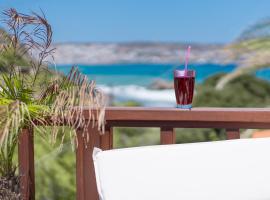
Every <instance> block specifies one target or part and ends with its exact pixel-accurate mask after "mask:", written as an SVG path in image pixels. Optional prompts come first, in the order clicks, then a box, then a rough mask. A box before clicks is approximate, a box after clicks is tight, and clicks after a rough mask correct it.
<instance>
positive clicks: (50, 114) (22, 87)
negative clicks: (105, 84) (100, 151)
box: [0, 9, 105, 185]
mask: <svg viewBox="0 0 270 200" xmlns="http://www.w3.org/2000/svg"><path fill="white" fill-rule="evenodd" d="M2 22H3V24H4V27H5V28H6V29H7V32H2V34H1V37H0V38H4V42H3V43H2V44H1V49H0V53H1V56H0V58H1V57H6V56H5V55H9V56H11V58H8V59H7V60H8V62H5V63H4V65H5V67H4V69H5V70H4V71H5V73H2V74H1V75H0V80H1V81H2V82H1V83H0V113H1V120H0V151H1V152H0V177H2V180H4V179H5V180H6V179H10V180H11V179H13V178H14V177H16V174H15V171H16V164H15V163H14V162H13V157H14V151H15V148H16V146H17V143H18V136H19V134H20V132H21V130H22V129H23V128H35V129H36V130H38V132H39V133H41V134H42V133H43V134H46V133H47V131H46V128H45V126H46V125H48V124H47V122H48V121H50V122H51V124H50V126H52V129H51V130H52V132H51V133H50V135H49V138H50V142H51V143H56V138H61V141H62V142H60V143H61V144H63V141H64V139H65V138H66V136H68V137H69V138H70V141H71V143H72V144H73V146H74V145H76V144H74V141H76V140H75V138H76V135H75V134H74V131H69V132H66V131H59V127H60V126H61V125H62V124H63V123H65V124H66V125H67V126H68V127H70V130H72V129H77V128H81V129H83V130H86V128H87V126H88V125H89V123H95V125H96V126H98V127H99V129H100V130H101V131H102V130H103V126H104V120H103V118H104V106H105V101H104V97H103V95H102V93H101V92H100V91H99V90H97V89H96V87H95V83H94V82H93V81H88V79H87V77H86V76H84V75H82V74H81V73H80V72H79V71H78V69H77V68H72V70H71V72H70V73H69V75H68V76H67V77H65V76H60V75H58V74H56V73H54V76H53V78H52V79H51V80H49V81H48V82H46V84H42V85H40V84H39V81H38V79H39V76H40V75H41V74H42V73H47V72H48V71H49V69H48V67H47V64H48V63H50V60H52V58H53V56H52V53H53V52H54V49H53V48H51V42H52V29H51V26H50V24H49V23H48V22H47V20H46V18H45V16H44V14H43V13H42V15H39V14H37V13H32V14H31V15H26V14H22V13H19V12H17V11H16V10H15V9H9V10H6V11H4V12H3V19H2ZM18 60H24V64H27V66H28V67H29V68H30V70H29V71H30V72H31V73H23V72H22V69H21V67H20V66H18V65H17V64H18V63H17V61H18ZM0 64H1V63H0ZM84 106H88V110H89V116H90V117H89V119H86V118H85V117H84V113H83V109H84ZM93 109H95V112H93ZM37 124H38V126H37ZM61 146H62V145H60V147H61ZM0 185H1V179H0Z"/></svg>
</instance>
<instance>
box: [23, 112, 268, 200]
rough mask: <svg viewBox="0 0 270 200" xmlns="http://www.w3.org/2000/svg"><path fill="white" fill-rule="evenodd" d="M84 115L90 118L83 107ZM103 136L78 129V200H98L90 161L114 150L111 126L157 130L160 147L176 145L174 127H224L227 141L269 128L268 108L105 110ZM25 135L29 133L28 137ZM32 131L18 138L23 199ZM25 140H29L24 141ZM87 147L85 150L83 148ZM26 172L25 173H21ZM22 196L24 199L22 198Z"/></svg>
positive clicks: (30, 173)
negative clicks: (98, 150)
mask: <svg viewBox="0 0 270 200" xmlns="http://www.w3.org/2000/svg"><path fill="white" fill-rule="evenodd" d="M84 116H85V118H87V117H88V116H89V112H88V109H87V108H85V111H84ZM105 118H106V128H105V134H104V135H100V133H99V131H98V130H97V128H96V127H92V125H90V126H89V127H88V134H89V138H90V140H89V141H86V140H84V139H83V138H82V134H81V131H80V130H77V135H78V142H79V144H78V148H77V150H76V168H77V173H76V179H77V200H98V194H97V188H96V181H95V173H94V167H93V162H92V151H93V148H94V147H99V148H101V149H103V150H109V149H112V148H113V145H112V144H113V128H114V127H159V128H160V138H161V144H173V143H175V132H174V128H225V129H226V133H227V139H238V138H240V134H239V129H240V128H244V129H246V128H256V129H259V128H261V129H263V128H270V109H269V108H193V109H192V110H180V109H177V108H145V107H108V108H106V112H105ZM27 134H29V135H28V136H27ZM30 134H31V131H24V132H23V136H22V137H20V138H19V139H20V141H19V144H20V145H19V151H22V150H23V151H25V152H27V156H26V157H22V156H23V153H22V152H20V153H19V155H21V158H20V159H19V168H20V175H25V174H26V175H27V174H28V176H24V179H23V181H22V182H21V184H25V183H27V184H28V185H27V186H24V187H23V190H22V192H25V193H26V192H28V193H27V194H23V195H22V197H23V200H30V199H31V200H33V199H34V197H33V196H34V195H33V194H32V195H29V191H30V192H31V191H35V190H34V189H35V187H34V184H33V180H34V176H33V172H34V166H33V153H32V152H33V138H32V135H30ZM26 140H28V141H26ZM85 147H87V148H85ZM24 170H27V171H24ZM24 197H25V198H24Z"/></svg>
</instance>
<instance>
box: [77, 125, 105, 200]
mask: <svg viewBox="0 0 270 200" xmlns="http://www.w3.org/2000/svg"><path fill="white" fill-rule="evenodd" d="M84 134H85V135H84V136H83V132H82V130H77V139H78V147H77V150H76V182H77V183H76V185H77V200H98V199H99V198H98V192H97V186H96V177H95V170H94V163H93V159H92V153H93V149H94V147H99V148H100V134H99V131H98V130H97V128H96V127H92V125H90V126H89V127H88V132H87V133H84ZM86 134H88V139H87V136H86Z"/></svg>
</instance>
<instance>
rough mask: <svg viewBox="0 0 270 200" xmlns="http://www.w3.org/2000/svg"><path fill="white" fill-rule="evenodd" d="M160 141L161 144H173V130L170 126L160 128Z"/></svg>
mask: <svg viewBox="0 0 270 200" xmlns="http://www.w3.org/2000/svg"><path fill="white" fill-rule="evenodd" d="M160 143H161V144H175V132H174V129H173V128H172V127H161V128H160Z"/></svg>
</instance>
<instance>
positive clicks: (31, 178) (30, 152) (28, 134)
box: [18, 128, 35, 200]
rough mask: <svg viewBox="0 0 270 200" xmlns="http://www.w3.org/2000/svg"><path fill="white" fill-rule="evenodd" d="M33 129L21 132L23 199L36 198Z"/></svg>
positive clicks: (19, 144) (20, 169)
mask: <svg viewBox="0 0 270 200" xmlns="http://www.w3.org/2000/svg"><path fill="white" fill-rule="evenodd" d="M33 139H34V134H33V129H32V128H29V129H23V130H22V132H21V133H20V134H19V143H18V159H19V176H20V193H21V199H22V200H34V199H35V167H34V141H33Z"/></svg>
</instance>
